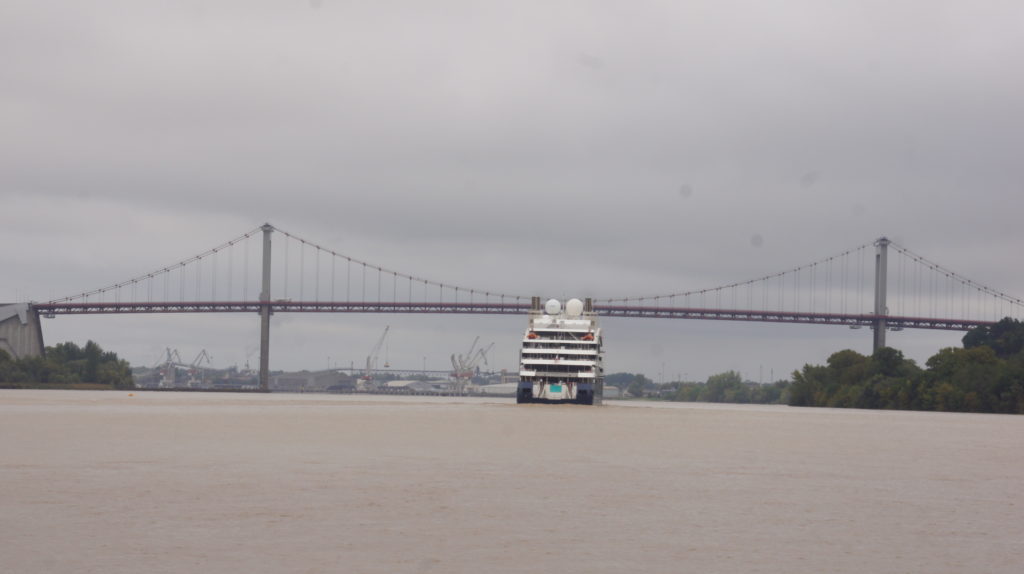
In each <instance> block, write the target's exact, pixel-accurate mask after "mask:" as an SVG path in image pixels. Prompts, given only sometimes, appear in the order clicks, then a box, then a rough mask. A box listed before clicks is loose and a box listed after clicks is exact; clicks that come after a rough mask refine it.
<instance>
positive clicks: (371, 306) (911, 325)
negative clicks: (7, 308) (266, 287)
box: [32, 300, 995, 331]
mask: <svg viewBox="0 0 1024 574" xmlns="http://www.w3.org/2000/svg"><path fill="white" fill-rule="evenodd" d="M265 305H267V306H269V307H270V311H271V313H277V312H281V313H454V314H467V315H525V314H526V313H527V312H528V311H529V310H530V303H529V302H528V301H526V302H514V303H472V302H436V303H400V302H398V303H395V302H352V301H344V302H324V301H315V302H314V301H287V300H277V301H272V302H270V303H261V302H259V301H184V302H98V303H76V302H56V303H54V302H51V303H34V304H33V305H32V306H33V308H34V309H35V310H36V311H37V312H38V313H39V314H40V315H41V316H43V317H54V316H56V315H95V314H111V313H259V312H260V311H261V309H262V308H263V307H264V306H265ZM594 311H595V312H596V313H597V314H598V315H599V316H601V317H635V318H652V319H710V320H717V321H749V322H766V323H797V324H816V325H846V326H849V327H853V328H857V327H872V326H874V325H875V324H876V323H877V321H878V317H877V316H876V315H874V314H871V313H866V314H851V313H815V312H801V311H758V310H750V309H743V310H737V309H705V308H693V307H665V306H645V305H601V304H596V303H595V304H594ZM885 323H886V325H887V326H888V328H890V329H938V330H945V331H967V330H970V329H973V328H975V327H980V326H988V325H993V324H995V321H976V320H966V319H936V318H930V317H906V316H893V315H886V316H885Z"/></svg>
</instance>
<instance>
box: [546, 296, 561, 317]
mask: <svg viewBox="0 0 1024 574" xmlns="http://www.w3.org/2000/svg"><path fill="white" fill-rule="evenodd" d="M561 310H562V304H561V303H559V302H558V299H548V302H547V303H545V304H544V312H545V313H547V314H548V315H557V314H558V313H559V312H560V311H561Z"/></svg>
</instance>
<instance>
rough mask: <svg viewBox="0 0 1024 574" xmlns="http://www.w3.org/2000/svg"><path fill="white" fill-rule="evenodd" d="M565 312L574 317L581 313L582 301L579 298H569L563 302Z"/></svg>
mask: <svg viewBox="0 0 1024 574" xmlns="http://www.w3.org/2000/svg"><path fill="white" fill-rule="evenodd" d="M565 314H566V315H568V316H570V317H573V318H576V317H579V316H580V315H582V314H583V301H580V300H579V299H569V300H568V301H566V302H565Z"/></svg>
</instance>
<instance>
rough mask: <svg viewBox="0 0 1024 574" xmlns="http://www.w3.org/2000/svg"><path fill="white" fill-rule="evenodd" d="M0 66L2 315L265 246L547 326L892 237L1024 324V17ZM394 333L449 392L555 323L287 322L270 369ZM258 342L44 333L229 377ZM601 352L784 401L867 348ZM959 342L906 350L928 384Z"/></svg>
mask: <svg viewBox="0 0 1024 574" xmlns="http://www.w3.org/2000/svg"><path fill="white" fill-rule="evenodd" d="M0 54H3V56H2V57H0V241H2V245H3V247H2V249H0V269H2V270H3V273H2V279H0V300H7V301H13V300H27V299H32V300H48V299H51V298H54V297H58V296H64V295H68V294H72V293H75V292H80V291H83V290H86V289H90V288H93V287H99V286H103V285H107V284H110V283H113V282H116V281H120V280H123V279H127V278H129V277H132V276H135V275H138V274H139V273H144V272H147V271H149V270H152V269H154V268H157V267H160V266H163V265H166V264H169V263H173V262H175V261H178V260H180V259H182V258H185V257H187V256H190V255H193V254H195V253H198V252H201V251H203V250H205V249H207V248H210V247H213V246H214V245H216V244H218V243H220V242H222V241H225V240H227V239H230V238H232V237H235V236H236V235H239V234H241V233H244V232H245V231H247V230H249V229H251V228H253V227H255V226H257V225H259V224H261V223H263V222H264V221H270V222H271V223H273V224H275V225H277V226H280V227H282V228H284V229H287V230H289V231H292V232H294V233H297V234H300V235H302V236H304V237H307V238H309V239H313V240H316V241H318V242H320V243H322V244H324V245H326V246H328V247H331V248H334V249H337V250H338V251H341V252H344V253H346V254H350V255H352V256H355V257H360V258H363V259H366V260H369V261H372V262H374V263H378V264H381V265H385V266H387V267H389V268H393V269H398V270H401V271H405V272H408V273H412V274H416V275H423V276H428V277H431V278H436V279H439V280H442V281H445V282H450V283H455V284H462V285H468V286H472V287H479V288H481V289H489V290H496V291H504V292H514V293H527V294H532V293H536V294H539V295H542V296H559V297H561V296H586V295H592V296H596V297H620V296H629V295H639V294H648V293H659V292H671V291H684V290H689V289H700V288H705V287H712V286H716V285H720V284H724V283H730V282H733V281H742V280H745V279H749V278H753V277H758V276H761V275H765V274H768V273H773V272H776V271H781V270H784V269H788V268H792V267H795V266H797V265H801V264H804V263H809V262H811V261H814V260H817V259H820V258H822V257H827V256H830V255H835V254H837V253H839V252H841V251H843V250H845V249H848V248H851V247H855V246H857V245H861V244H864V243H867V242H870V241H872V240H873V239H875V238H877V237H879V236H882V235H887V236H889V237H891V238H893V239H895V240H897V241H898V242H899V243H900V244H902V245H904V246H906V247H908V248H910V249H913V250H914V251H916V252H918V253H920V254H922V255H925V256H927V257H929V258H930V259H932V260H934V261H937V262H939V263H941V264H943V265H945V266H946V267H948V268H951V269H953V270H955V271H958V272H960V273H962V274H963V275H965V276H967V277H969V278H971V279H972V280H975V281H979V282H981V283H984V284H987V285H990V286H993V287H996V288H998V289H1001V290H1003V291H1005V292H1008V293H1010V294H1013V295H1016V296H1021V295H1022V294H1024V269H1022V268H1021V266H1020V264H1019V261H1020V259H1019V251H1020V247H1021V246H1022V245H1024V229H1022V226H1021V213H1022V212H1024V209H1022V208H1024V157H1022V155H1024V74H1022V73H1021V72H1020V69H1019V68H1020V62H1021V61H1022V59H1024V4H1021V3H1020V2H1015V1H1011V0H1006V1H986V0H981V1H956V2H941V1H940V2H936V1H923V0H922V1H905V2H881V1H878V2H875V1H849V2H842V1H841V2H818V1H810V0H808V1H780V2H758V1H746V2H744V1H714V2H711V1H695V2H674V1H657V2H656V1H648V0H642V1H637V2H597V1H595V2H561V1H557V0H548V1H544V2H534V1H529V0H527V1H519V2H514V3H510V2H500V3H499V2H469V1H466V2H454V1H436V2H401V1H383V2H341V1H332V0H322V1H315V0H314V1H309V0H307V1H283V0H282V1H276V2H259V1H251V0H246V1H217V2H211V1H194V2H191V1H177V2H99V1H96V2H58V3H52V2H29V1H18V0H8V1H6V2H4V3H3V4H2V5H0ZM755 235H756V236H758V237H760V238H761V239H762V241H752V240H751V239H752V237H754V236H755ZM570 258H571V260H572V263H571V264H569V263H566V260H568V259H570ZM386 324H390V325H391V326H392V327H391V330H392V337H391V343H390V345H389V349H388V351H389V353H390V355H391V356H390V360H391V363H393V364H396V365H400V366H407V367H411V368H417V367H419V366H421V363H422V361H423V357H427V364H428V368H444V367H446V366H447V361H448V359H447V357H448V355H450V354H451V353H453V352H463V351H465V349H466V348H467V347H468V346H469V344H470V343H471V342H472V340H473V337H475V336H476V335H481V340H482V341H484V342H486V343H489V342H490V341H494V342H495V343H496V346H495V353H494V359H493V360H492V363H494V364H495V365H496V366H498V367H509V368H514V366H515V361H516V341H517V340H518V338H519V336H520V331H521V329H522V328H523V326H524V324H525V319H524V318H519V317H448V316H429V317H407V316H349V315H332V316H301V317H298V316H285V315H278V316H276V317H275V326H274V340H273V350H272V365H273V366H274V367H275V368H299V367H303V366H308V367H311V368H315V367H319V366H321V365H324V366H325V365H326V364H327V360H328V357H331V360H332V361H336V362H339V363H340V364H346V365H347V364H348V363H349V362H350V361H353V362H356V363H358V362H359V361H362V360H365V355H366V353H367V351H368V350H369V348H370V347H371V346H372V345H373V342H374V341H375V339H376V338H377V336H378V334H379V333H380V331H381V330H382V329H383V326H384V325H386ZM256 325H257V319H256V318H255V317H247V316H246V317H242V316H218V315H197V316H185V317H163V316H148V317H121V316H101V317H63V318H58V319H55V320H53V321H48V322H46V323H45V324H44V333H45V336H46V339H47V343H49V344H52V343H55V342H59V341H62V340H67V339H73V340H78V341H79V342H84V340H85V339H86V338H94V339H96V340H98V341H99V342H100V344H101V345H103V346H104V347H105V348H107V349H110V350H114V351H116V352H118V353H119V354H120V355H122V356H123V357H125V358H128V359H129V360H131V361H132V362H133V363H139V364H152V363H155V362H156V361H157V359H158V358H159V354H160V353H161V351H162V349H163V348H164V347H168V346H170V347H176V348H179V349H180V350H181V351H182V355H195V354H197V353H198V352H199V350H200V349H202V348H206V349H207V350H208V351H209V352H210V354H211V355H213V357H214V362H215V363H218V364H221V365H227V364H235V363H238V364H242V363H244V361H245V357H246V356H247V355H250V354H251V353H252V349H253V348H254V347H255V346H256V337H257V329H256ZM605 327H606V340H607V352H608V357H607V363H608V367H609V369H610V370H612V371H619V370H628V371H642V372H645V373H647V374H648V376H651V377H653V378H657V377H658V376H660V374H661V373H664V374H665V378H666V379H667V378H672V377H674V376H675V375H677V374H683V373H685V374H686V375H687V376H688V377H689V378H691V379H695V378H701V379H702V378H704V377H706V376H708V375H710V374H713V373H716V372H721V371H724V370H728V369H736V370H740V371H741V372H742V373H743V374H744V375H745V376H747V377H748V378H751V379H754V380H757V379H758V378H759V377H760V378H763V379H765V380H767V379H768V377H769V373H774V375H775V376H776V377H780V376H784V375H787V374H788V373H789V372H791V371H792V370H793V369H797V368H799V367H801V366H802V365H803V364H804V363H822V362H824V361H825V359H826V358H827V356H828V355H829V354H830V353H831V352H833V351H836V350H839V349H843V348H854V349H856V350H858V351H861V352H869V351H870V345H871V342H870V332H869V331H866V330H861V331H851V330H848V329H845V328H840V327H808V326H785V325H759V324H757V325H749V324H741V323H737V324H733V323H716V322H706V321H650V320H645V321H640V320H632V321H630V320H607V321H605ZM960 336H961V334H959V333H932V332H920V331H904V332H901V333H894V334H892V335H890V339H889V340H890V343H891V344H892V345H893V346H896V347H898V348H901V349H903V350H904V351H905V352H906V353H907V354H908V355H909V356H911V357H913V358H915V359H917V360H919V361H923V360H924V359H925V358H927V357H928V356H930V355H931V354H933V353H934V352H935V351H937V350H938V349H939V348H940V347H942V346H948V345H953V344H957V343H958V342H959V338H960ZM251 360H252V361H253V362H254V363H255V360H256V359H255V356H253V357H252V359H251Z"/></svg>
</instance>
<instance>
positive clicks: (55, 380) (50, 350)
mask: <svg viewBox="0 0 1024 574" xmlns="http://www.w3.org/2000/svg"><path fill="white" fill-rule="evenodd" d="M76 387H77V388H112V389H131V388H135V383H134V382H133V380H132V370H131V366H130V365H129V364H128V361H125V360H123V359H119V358H118V357H117V354H116V353H113V352H107V351H104V350H103V349H102V348H101V347H100V346H99V345H98V344H96V343H95V342H93V341H89V342H87V343H86V344H85V346H84V347H79V346H78V345H76V344H75V343H71V342H67V343H59V344H57V345H54V346H52V347H47V348H46V350H45V352H44V354H43V356H42V357H24V358H21V359H14V358H12V357H11V355H10V354H9V353H7V352H6V351H3V350H0V388H8V389H11V388H15V389H17V388H76Z"/></svg>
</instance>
